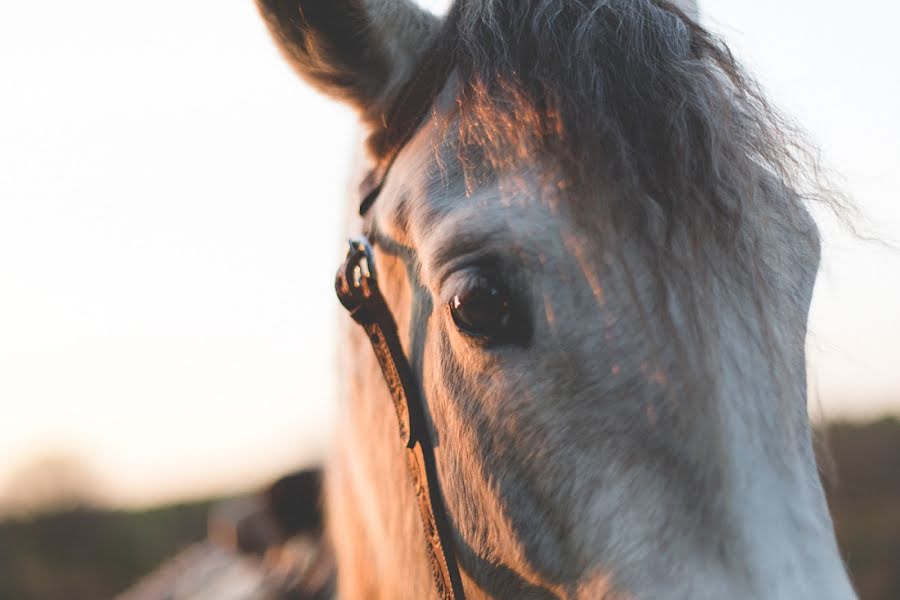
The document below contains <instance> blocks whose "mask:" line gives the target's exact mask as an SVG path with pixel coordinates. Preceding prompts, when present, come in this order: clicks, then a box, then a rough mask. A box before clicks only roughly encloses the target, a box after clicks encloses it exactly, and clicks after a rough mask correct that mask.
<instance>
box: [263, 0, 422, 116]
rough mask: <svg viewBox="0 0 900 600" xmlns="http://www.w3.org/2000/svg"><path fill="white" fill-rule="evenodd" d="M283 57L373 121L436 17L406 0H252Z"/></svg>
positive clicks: (413, 61) (405, 70)
mask: <svg viewBox="0 0 900 600" xmlns="http://www.w3.org/2000/svg"><path fill="white" fill-rule="evenodd" d="M256 3H257V6H258V7H259V11H260V13H261V14H262V16H263V19H264V20H265V21H266V24H267V25H268V27H269V31H270V32H271V33H272V37H273V38H274V39H275V42H276V44H277V45H278V47H279V49H280V50H281V52H282V54H284V56H285V57H286V58H287V60H288V62H290V63H291V65H292V66H293V67H294V69H295V70H296V71H297V72H298V73H299V74H300V75H301V76H302V77H303V78H304V79H305V80H306V81H308V82H309V83H310V84H312V85H313V86H315V87H316V88H318V89H320V90H322V91H323V92H325V93H326V94H329V95H331V96H333V97H335V98H338V99H340V100H343V101H345V102H348V103H350V104H351V105H353V106H355V107H356V108H357V109H359V110H360V111H361V112H362V114H363V116H364V118H369V119H377V118H378V115H380V114H381V111H382V110H383V108H384V106H385V105H386V103H387V102H389V101H390V96H391V93H392V91H394V90H395V87H398V84H402V81H403V80H404V79H405V77H406V76H408V73H407V70H408V69H409V65H410V64H414V63H415V62H416V60H417V58H418V53H419V52H421V50H424V48H425V47H427V44H428V42H429V40H430V35H431V34H432V33H433V32H434V31H435V28H436V27H435V25H436V19H435V17H434V16H433V15H431V14H430V13H428V12H427V11H425V10H423V9H421V8H419V7H418V6H416V5H415V4H413V3H412V2H410V1H409V0H393V1H390V0H256Z"/></svg>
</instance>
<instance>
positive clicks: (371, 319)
mask: <svg viewBox="0 0 900 600" xmlns="http://www.w3.org/2000/svg"><path fill="white" fill-rule="evenodd" d="M335 289H336V291H337V295H338V298H339V299H340V301H341V304H343V306H344V308H346V309H347V311H348V312H349V313H350V316H351V317H353V319H354V320H355V321H356V322H357V323H359V324H360V325H361V326H362V327H363V329H365V332H366V335H367V336H368V338H369V341H370V342H371V343H372V349H373V350H374V351H375V357H376V358H377V359H378V364H379V366H380V367H381V372H382V373H383V374H384V380H385V381H386V382H387V386H388V390H389V391H390V393H391V399H392V400H393V402H394V410H395V411H396V413H397V423H398V425H399V430H400V439H401V442H402V443H403V446H404V450H405V451H406V459H407V466H408V467H409V474H410V476H411V478H412V483H413V487H414V489H415V493H416V499H417V501H418V502H417V504H418V506H419V516H420V517H421V519H422V529H423V531H424V534H425V541H426V547H427V551H428V558H429V562H430V563H431V572H432V575H433V576H434V583H435V586H436V587H437V591H438V597H439V598H440V599H441V600H463V599H464V598H465V594H464V592H463V586H462V578H461V577H460V573H459V565H458V564H457V562H456V555H455V553H454V544H453V538H452V533H453V528H452V525H451V523H450V519H449V516H448V514H447V509H446V507H445V506H444V501H443V498H442V497H441V493H440V484H439V482H438V473H437V462H436V461H435V457H434V444H433V441H432V437H431V430H430V429H429V427H428V423H427V421H426V419H425V405H424V403H423V401H422V396H421V394H420V391H419V386H418V384H417V382H416V379H415V376H414V375H413V372H412V368H411V367H410V365H409V361H408V360H407V359H406V354H404V352H403V346H402V345H401V343H400V337H399V335H398V334H397V323H396V321H395V320H394V316H393V314H392V313H391V309H390V308H389V307H388V305H387V303H386V302H385V300H384V296H382V294H381V290H379V288H378V278H377V276H376V273H375V261H374V251H373V250H372V246H371V245H370V244H369V241H368V240H367V239H366V238H365V237H359V238H356V239H353V240H350V250H349V252H348V253H347V259H346V260H345V261H344V264H343V265H342V266H341V268H340V269H339V270H338V273H337V278H336V280H335Z"/></svg>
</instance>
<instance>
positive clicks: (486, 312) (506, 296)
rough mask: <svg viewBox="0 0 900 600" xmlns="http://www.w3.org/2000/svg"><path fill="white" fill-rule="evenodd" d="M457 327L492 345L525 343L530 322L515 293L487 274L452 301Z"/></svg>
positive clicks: (451, 305) (451, 307)
mask: <svg viewBox="0 0 900 600" xmlns="http://www.w3.org/2000/svg"><path fill="white" fill-rule="evenodd" d="M450 314H451V315H452V317H453V322H454V323H455V324H456V327H457V329H459V330H460V331H462V332H463V333H465V334H466V335H469V336H471V337H474V338H476V339H478V340H481V341H483V342H485V343H488V344H491V345H510V344H524V343H526V342H527V341H528V337H529V331H528V329H529V328H528V322H527V320H526V319H525V318H524V317H523V314H522V311H521V310H519V308H518V307H517V305H516V303H515V301H514V298H513V297H512V295H511V294H510V293H509V292H508V291H507V290H506V289H505V288H504V287H503V286H501V285H497V284H495V283H492V282H491V281H490V280H489V279H488V278H486V277H478V278H477V279H476V280H474V281H473V282H472V283H471V284H470V285H469V286H468V287H467V288H466V289H465V290H464V291H463V292H461V293H459V294H456V295H455V296H453V299H452V300H450Z"/></svg>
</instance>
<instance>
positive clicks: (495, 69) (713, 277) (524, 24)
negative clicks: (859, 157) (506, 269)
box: [457, 0, 843, 379]
mask: <svg viewBox="0 0 900 600" xmlns="http://www.w3.org/2000/svg"><path fill="white" fill-rule="evenodd" d="M465 4H466V6H465V7H464V9H463V12H462V18H461V26H460V27H461V32H460V37H461V43H460V51H459V69H460V81H461V82H462V84H461V85H462V88H463V89H462V93H461V95H460V97H459V102H458V111H457V116H458V120H459V127H460V136H461V139H462V141H463V146H464V147H465V149H466V150H467V151H466V152H463V155H464V156H469V157H473V156H474V157H476V158H475V159H474V160H472V159H471V158H470V159H469V162H468V164H466V165H465V169H466V171H467V173H466V175H467V176H468V177H469V178H470V179H477V178H478V177H480V176H481V173H483V172H484V169H482V168H481V166H483V165H484V164H487V165H489V166H490V167H491V169H490V171H492V172H496V171H498V170H500V171H502V170H504V169H506V170H508V169H510V168H515V165H516V164H517V163H518V164H521V161H522V160H523V159H526V158H527V157H532V159H533V157H534V156H540V157H542V158H543V159H545V160H548V161H550V162H552V163H554V164H555V166H556V167H558V173H559V174H561V179H560V178H558V177H557V178H556V179H554V180H553V181H550V182H548V184H549V185H552V186H554V188H555V190H554V191H556V192H559V195H563V196H568V197H569V198H570V200H571V204H570V206H571V208H572V210H576V211H578V212H579V213H580V215H581V216H582V217H583V218H590V219H596V220H597V222H598V223H599V224H600V225H601V229H600V230H601V231H603V232H604V236H605V237H608V239H611V240H612V239H616V236H619V237H620V238H621V236H627V237H629V238H630V240H631V241H636V242H637V243H638V244H639V245H640V246H641V247H642V248H643V251H644V252H645V253H646V255H647V257H648V259H649V260H651V261H652V263H653V264H655V269H654V270H655V272H656V276H657V277H658V279H659V282H660V283H661V284H662V285H659V286H658V288H659V290H660V294H661V296H660V297H659V298H657V300H656V301H655V302H654V303H653V304H654V305H655V306H656V307H657V308H658V307H660V306H663V307H665V306H668V305H669V303H668V300H667V298H666V297H665V296H666V294H667V293H672V292H673V290H674V288H675V287H676V286H677V288H678V292H677V293H678V294H679V298H681V301H682V302H684V303H685V307H684V308H685V312H686V313H687V314H689V315H710V314H712V313H711V312H710V311H713V310H714V309H715V306H714V304H715V303H714V302H713V299H712V296H713V295H714V294H712V293H710V290H712V289H714V288H716V286H725V287H731V288H733V287H734V286H738V287H740V288H743V289H744V290H746V291H749V292H750V293H751V294H750V295H751V296H752V298H753V303H754V304H755V309H754V310H753V311H752V313H755V314H749V315H746V321H747V327H748V329H749V330H751V331H748V333H751V334H753V335H754V336H755V337H757V338H758V339H759V341H760V343H762V344H765V345H766V346H769V345H772V344H771V341H772V340H771V338H772V327H773V326H772V325H771V324H770V323H768V320H767V319H766V316H767V314H769V313H770V312H771V311H770V310H769V309H770V308H771V307H772V306H773V304H774V303H777V301H778V299H777V298H776V297H774V294H773V293H770V292H769V288H770V286H769V282H770V280H771V279H770V278H771V277H772V276H773V275H772V273H770V271H771V269H772V268H774V267H773V266H772V265H766V264H765V260H764V258H765V257H764V252H762V249H761V246H762V245H763V241H762V240H761V239H760V238H759V237H758V236H757V235H756V233H757V231H758V229H759V227H760V225H759V224H760V223H766V222H767V221H769V220H772V219H779V220H785V221H786V222H783V223H781V225H783V226H785V227H786V228H787V230H788V232H789V233H788V235H791V236H794V240H795V243H796V245H797V246H798V247H803V246H806V247H809V248H813V249H814V251H815V252H818V246H819V240H818V232H817V229H816V227H815V226H814V224H812V222H811V221H810V220H809V218H808V216H807V213H806V211H805V210H804V204H805V202H806V201H808V200H815V201H820V202H824V203H825V204H827V205H829V206H831V207H833V208H835V209H836V210H837V211H838V212H841V210H842V209H843V203H842V202H841V199H840V197H838V196H836V195H835V194H833V193H832V192H831V191H830V190H829V189H828V186H826V185H823V184H821V177H820V171H819V169H818V164H817V160H816V155H815V153H814V152H812V151H810V150H808V149H807V146H806V145H805V144H804V143H803V137H802V135H800V133H799V132H798V130H797V129H796V128H795V127H794V126H792V124H791V123H790V121H789V120H787V119H785V118H784V117H782V116H781V115H780V114H779V113H778V112H777V111H776V110H775V109H773V107H772V106H771V105H770V104H769V103H768V102H767V100H766V99H765V97H764V96H763V94H762V92H761V90H760V88H759V86H758V85H757V83H756V82H755V81H754V80H753V79H752V78H751V77H749V76H748V75H747V74H746V73H745V72H744V71H743V70H742V69H741V68H740V66H739V65H738V64H737V62H736V60H735V59H734V57H733V56H732V54H731V52H730V50H729V49H728V47H727V46H726V45H725V44H724V43H723V42H722V41H721V40H719V39H717V38H716V37H715V36H713V35H712V34H710V33H709V32H708V31H707V30H705V29H704V28H703V27H701V26H700V25H698V24H697V23H695V22H694V21H692V20H691V19H690V18H689V17H688V16H686V15H685V14H684V13H682V12H681V11H680V10H679V9H678V8H676V7H675V6H674V5H672V4H670V3H669V2H666V1H665V0H600V1H593V2H584V1H578V0H574V1H567V2H559V1H558V0H527V1H515V2H514V1H504V0H472V1H469V2H466V3H465ZM473 148H474V149H475V151H472V149H473ZM554 176H555V177H556V176H557V175H554ZM751 223H755V224H756V225H752V226H747V225H748V224H751ZM816 260H817V257H816ZM726 271H727V273H728V276H727V278H726V277H725V272H726ZM679 280H680V281H682V282H684V281H685V280H690V282H691V285H688V286H684V285H680V286H679V285H678V284H677V282H678V281H679ZM644 310H646V311H650V310H653V307H652V306H646V305H645V306H644ZM706 322H709V323H713V322H715V319H713V318H708V319H706ZM754 323H755V325H754ZM696 325H697V326H696V327H694V329H693V331H691V332H689V333H686V332H685V330H684V328H682V329H681V330H678V328H677V327H675V325H674V322H673V321H672V319H670V320H669V327H667V329H669V331H665V332H661V333H662V335H664V336H665V339H667V340H669V341H670V342H671V341H673V340H674V341H675V343H679V342H680V344H681V346H682V348H681V350H683V351H686V350H687V349H688V348H703V347H705V346H707V344H705V343H704V339H705V338H706V337H708V336H709V335H710V334H711V333H712V332H709V331H706V330H704V328H703V326H702V323H698V324H696ZM753 330H755V331H753ZM673 336H674V337H673ZM688 338H693V339H688ZM769 350H772V348H769ZM683 353H684V352H679V354H683ZM698 358H699V357H698ZM776 358H777V357H776ZM693 363H694V365H695V366H698V365H699V366H701V369H700V371H701V372H697V369H694V371H695V376H696V377H698V378H700V379H706V378H707V377H708V376H709V375H710V374H709V373H705V374H704V373H702V371H703V369H702V360H694V361H693ZM710 368H712V366H711V365H710Z"/></svg>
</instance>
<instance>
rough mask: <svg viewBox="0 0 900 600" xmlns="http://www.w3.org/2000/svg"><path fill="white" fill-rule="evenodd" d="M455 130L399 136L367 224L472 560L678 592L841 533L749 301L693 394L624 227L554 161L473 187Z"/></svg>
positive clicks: (501, 574)
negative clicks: (745, 323)
mask: <svg viewBox="0 0 900 600" xmlns="http://www.w3.org/2000/svg"><path fill="white" fill-rule="evenodd" d="M439 131H441V130H440V129H439V128H438V127H435V126H432V125H428V126H426V127H425V128H424V129H423V130H422V131H421V132H420V133H419V134H418V136H417V137H416V138H415V139H414V140H413V141H412V143H411V144H410V145H409V147H408V148H407V149H406V150H405V151H404V153H403V154H402V155H401V158H400V160H399V161H398V163H397V165H396V166H395V167H394V170H393V172H392V174H391V176H390V178H389V180H388V183H387V187H386V189H385V191H384V193H383V195H382V198H381V199H380V200H379V203H378V204H377V205H376V207H375V208H374V209H373V211H374V213H373V215H372V217H371V221H370V224H369V226H370V228H371V231H372V232H373V236H374V239H375V241H376V243H377V244H378V247H379V257H380V258H379V270H380V273H381V276H382V279H383V283H382V287H383V288H384V289H385V293H386V294H387V296H388V300H389V302H390V303H391V305H392V307H393V309H394V311H395V314H396V315H397V317H398V322H399V325H400V330H401V335H402V336H403V337H404V345H405V347H406V348H407V349H408V350H407V351H408V352H409V354H410V358H411V360H412V361H413V364H414V367H415V368H416V370H417V372H418V373H420V376H421V379H422V385H423V390H424V393H425V397H426V401H427V404H428V408H429V411H430V416H431V418H432V420H433V425H434V430H435V434H436V436H437V440H438V442H437V452H438V462H439V465H440V474H441V481H442V488H443V492H444V495H445V496H446V498H447V502H448V505H449V509H450V511H451V513H452V515H453V521H454V523H455V524H456V526H457V527H458V530H459V531H458V533H459V544H460V545H461V547H462V549H463V560H462V563H463V565H464V566H465V568H466V570H467V572H468V573H470V574H472V577H473V579H474V580H475V581H477V582H478V583H479V585H481V586H483V587H484V586H487V587H490V586H491V585H495V586H497V588H496V589H495V590H494V591H493V592H492V593H496V594H498V595H500V596H502V595H504V594H505V593H508V590H509V589H510V588H509V587H508V586H510V585H513V586H523V585H525V586H528V585H531V584H534V585H535V586H539V587H535V588H528V589H531V591H532V593H534V594H535V597H544V596H543V595H542V594H544V593H545V592H547V591H548V590H550V591H553V592H554V593H558V594H559V595H565V592H563V590H569V592H568V593H571V591H572V589H573V586H574V588H575V589H577V590H578V593H581V594H583V595H584V597H596V596H597V595H599V594H601V593H605V592H606V591H607V590H608V589H612V588H611V587H610V586H617V585H622V586H623V588H624V589H628V590H630V591H632V592H634V593H636V592H638V591H641V592H642V593H643V594H651V595H650V596H647V597H655V596H652V594H663V593H664V592H665V590H666V589H668V590H669V592H670V593H675V592H674V589H675V588H673V587H671V586H673V585H675V584H676V582H677V585H678V586H679V589H680V590H681V591H679V592H678V593H677V594H676V595H679V594H682V592H683V593H684V594H688V596H684V597H697V598H699V597H709V598H713V597H719V596H717V594H728V593H734V592H735V591H736V590H746V589H747V588H746V585H747V583H746V582H743V581H742V578H744V577H762V576H763V573H769V572H770V571H773V569H774V570H776V571H777V569H778V568H780V567H778V564H779V561H783V560H787V559H786V558H785V557H786V556H788V555H790V554H792V553H793V552H794V551H795V550H797V548H794V546H795V545H797V544H801V545H803V544H807V543H809V542H810V540H818V539H820V538H821V539H823V540H825V542H822V543H823V544H825V543H826V542H827V535H828V531H827V528H822V527H821V523H822V522H826V523H827V517H826V516H825V515H826V513H825V510H826V509H825V507H824V503H823V502H822V501H821V498H820V497H817V495H816V489H817V488H816V486H817V485H818V484H817V482H816V481H815V479H813V478H812V477H809V476H808V475H807V474H808V473H813V474H814V473H815V470H814V466H813V459H812V457H811V455H810V452H809V446H808V427H807V423H806V414H805V403H804V401H805V396H804V394H803V392H802V389H801V388H800V387H799V386H798V387H793V388H792V390H793V392H792V393H790V394H788V395H786V396H784V397H782V398H777V397H773V396H769V395H768V394H770V393H771V389H767V384H766V383H765V381H764V380H766V379H767V378H769V377H770V375H769V374H768V372H766V369H767V368H771V365H768V366H767V358H766V357H764V356H761V355H760V354H759V352H758V349H754V348H752V344H751V343H749V342H748V341H747V340H745V339H741V338H740V334H739V333H736V332H740V326H738V325H737V320H738V319H737V317H735V318H734V322H731V321H729V319H728V313H727V310H723V312H722V313H721V314H720V315H718V317H717V318H723V317H724V318H723V322H722V323H720V325H719V330H720V332H721V336H722V337H721V339H714V340H710V341H711V342H712V343H713V344H714V346H715V347H712V348H705V349H704V348H698V349H696V350H697V351H698V352H703V351H705V352H711V353H721V362H720V363H717V364H720V367H721V374H720V379H721V381H719V382H718V383H717V387H716V388H715V389H716V392H715V395H713V396H711V397H691V396H686V395H685V390H684V389H683V387H682V386H683V385H684V381H683V379H682V377H681V373H680V371H679V369H681V368H683V367H684V364H685V363H684V362H679V361H690V360H692V357H691V356H675V355H674V354H673V352H672V349H671V348H667V346H666V342H665V340H662V341H661V342H660V338H659V337H656V336H654V335H653V333H654V331H656V332H659V331H662V330H663V325H662V321H661V320H660V316H659V315H660V313H661V312H664V310H665V309H661V308H660V307H654V306H653V302H654V298H655V294H654V289H653V286H654V285H656V283H655V282H656V280H655V279H654V278H653V277H652V276H651V273H650V268H651V267H650V266H649V265H648V264H644V263H642V259H641V256H642V255H641V253H640V251H639V248H637V247H635V246H634V245H632V244H630V243H629V242H628V238H629V236H628V235H627V232H622V233H623V235H621V236H620V237H619V238H618V240H619V241H618V242H617V243H616V244H615V245H611V244H610V243H609V242H608V240H604V239H603V238H602V233H601V231H599V230H597V229H594V227H593V226H592V223H591V222H590V220H584V219H581V218H578V217H576V216H575V215H574V212H573V211H572V210H570V207H568V206H566V205H565V203H563V202H561V201H560V197H561V196H560V194H558V190H555V189H554V188H553V186H549V187H548V186H547V185H546V184H541V183H540V182H541V181H547V180H548V179H550V180H553V178H548V177H546V176H544V175H545V174H543V173H541V171H542V170H543V169H544V168H545V167H544V166H542V165H540V164H539V163H538V161H535V162H533V163H532V164H529V165H525V166H523V168H522V170H521V171H519V172H516V173H508V174H497V175H496V177H493V178H487V179H489V180H491V181H493V183H489V184H486V185H482V186H478V187H476V188H475V189H469V190H466V186H465V185H464V183H463V180H462V177H461V176H460V174H461V169H460V167H459V164H458V161H457V159H456V152H457V151H456V149H455V148H454V144H453V143H452V140H451V141H450V142H448V140H447V139H446V138H445V137H442V136H443V135H444V134H442V133H440V132H439ZM441 146H443V147H444V148H445V151H444V152H443V153H442V155H441V156H440V157H437V156H436V155H435V153H434V151H433V150H434V148H436V147H441ZM446 148H452V149H450V150H446ZM539 173H541V175H540V176H537V175H536V174H539ZM601 201H602V199H601ZM594 225H596V224H594ZM780 236H781V233H780V232H778V231H777V230H775V229H773V231H772V234H771V243H772V251H773V252H774V253H775V254H776V255H778V256H780V257H781V259H782V260H784V261H785V262H788V263H790V272H791V273H793V275H792V276H790V277H787V278H785V279H784V280H782V281H780V282H779V283H778V285H783V286H784V289H783V290H781V293H782V294H783V295H785V296H786V297H787V296H794V297H793V298H792V299H791V301H790V302H789V303H788V305H789V306H790V308H789V309H787V310H788V312H787V313H785V314H784V315H782V317H781V322H782V333H783V335H784V339H785V340H787V339H802V338H803V337H804V332H805V319H806V311H807V310H808V302H809V298H810V296H811V291H812V285H813V282H814V278H815V272H816V268H817V250H816V249H814V248H807V249H805V250H802V251H799V252H797V251H794V250H790V249H789V248H787V247H785V248H780V247H778V245H779V244H782V243H783V241H782V240H781V239H780ZM623 256H626V257H628V258H627V259H626V260H624V261H623V260H621V259H622V257H623ZM623 264H627V265H628V272H627V273H626V272H624V267H623ZM710 293H716V292H715V290H710ZM637 299H639V300H640V301H641V304H642V305H644V306H645V307H647V306H649V307H651V310H647V311H645V314H641V312H640V310H639V309H638V308H637V306H636V305H637V302H636V300H637ZM670 302H671V303H672V304H673V305H674V306H675V308H674V309H673V308H672V306H670V307H668V310H672V311H673V312H674V313H676V314H678V312H679V309H678V308H677V304H678V302H679V300H678V297H677V295H676V296H673V297H671V298H670ZM694 318H702V315H688V316H687V317H686V320H689V319H694ZM680 325H681V326H686V325H685V324H684V323H682V324H680ZM660 344H661V346H660ZM785 356H786V357H787V358H788V359H789V362H790V363H791V364H787V365H777V366H775V367H774V368H776V369H778V370H779V371H783V372H784V373H789V374H790V375H786V376H787V377H790V378H791V379H802V376H803V372H804V367H803V360H804V359H803V352H802V347H789V348H787V347H786V348H785ZM738 361H744V363H745V364H743V365H738V364H736V362H738ZM757 378H759V381H755V380H756V379H757ZM822 519H825V521H822ZM773 540H778V542H777V543H776V544H775V545H774V547H773V548H769V547H768V546H769V545H770V544H772V543H773ZM823 548H827V546H824V545H823ZM650 549H652V552H651V551H650ZM817 555H818V551H815V552H812V553H809V555H808V559H809V560H810V561H811V562H810V564H812V563H813V562H815V560H816V559H815V558H814V557H815V556H817ZM485 557H491V560H485ZM498 565H503V566H504V567H503V568H500V567H499V566H498ZM809 567H810V565H805V566H802V565H798V567H797V568H804V569H806V568H809ZM506 568H509V569H511V571H509V572H507V571H505V570H504V569H506ZM754 572H755V573H754ZM751 573H753V574H752V575H751ZM513 574H514V575H513ZM766 576H772V575H771V574H769V575H766ZM834 577H836V578H837V577H839V574H835V575H834ZM830 578H831V576H829V579H830ZM510 580H511V581H513V583H508V582H509V581H510ZM836 581H839V579H836ZM502 582H507V583H506V584H504V583H502ZM554 582H557V584H558V586H559V587H558V588H557V587H555V586H554ZM636 582H640V583H636ZM504 586H506V587H504ZM839 588H840V586H839V585H837V587H836V589H839ZM504 590H505V591H504ZM679 597H681V596H679Z"/></svg>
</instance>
